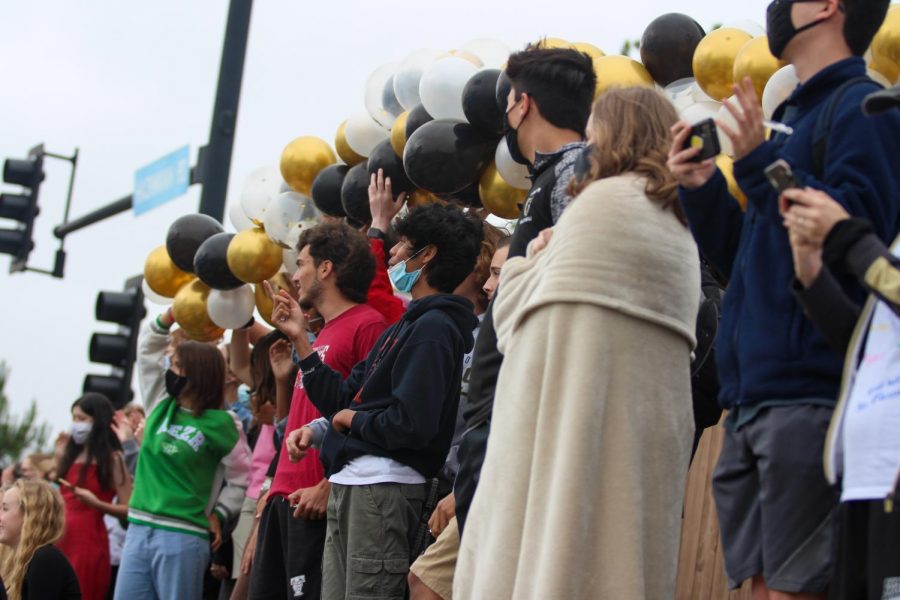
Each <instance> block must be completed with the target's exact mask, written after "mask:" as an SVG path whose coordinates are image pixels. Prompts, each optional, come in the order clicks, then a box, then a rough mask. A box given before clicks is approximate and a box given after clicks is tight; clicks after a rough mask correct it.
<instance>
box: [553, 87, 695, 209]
mask: <svg viewBox="0 0 900 600" xmlns="http://www.w3.org/2000/svg"><path fill="white" fill-rule="evenodd" d="M676 121H678V113H676V112H675V107H674V106H672V103H671V102H669V100H668V99H667V98H666V97H664V96H663V95H662V94H660V93H659V92H657V91H656V90H654V89H651V88H646V87H628V88H611V89H609V90H607V91H605V92H604V93H603V94H602V95H601V96H600V97H599V98H597V100H596V101H595V102H594V107H593V109H592V111H591V119H590V121H589V122H588V129H589V130H590V133H591V136H590V137H591V138H592V139H593V143H592V145H591V150H590V170H589V172H588V173H587V174H585V175H583V176H582V177H580V178H579V179H576V180H573V181H572V183H571V184H570V186H569V192H570V193H571V194H572V195H573V196H574V195H576V194H578V193H580V192H581V191H582V190H583V189H584V188H586V187H587V186H588V185H590V184H591V182H593V181H595V180H597V179H605V178H607V177H614V176H616V175H621V174H623V173H637V174H638V175H641V176H643V177H644V178H645V179H646V180H647V185H646V188H645V192H646V194H647V196H648V197H649V198H650V199H651V200H653V201H655V202H657V203H658V204H661V205H662V206H663V208H666V209H670V210H672V211H673V212H674V213H675V214H676V215H678V218H679V220H680V221H681V222H682V223H684V224H687V219H685V217H684V213H683V211H682V210H681V205H680V204H679V203H678V182H677V181H676V180H675V177H674V176H673V175H672V173H671V172H670V171H669V168H668V167H667V166H666V161H667V160H668V154H669V148H670V146H671V145H672V132H671V127H672V125H674V124H675V122H676Z"/></svg>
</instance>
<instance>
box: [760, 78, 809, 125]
mask: <svg viewBox="0 0 900 600" xmlns="http://www.w3.org/2000/svg"><path fill="white" fill-rule="evenodd" d="M798 85H800V80H799V79H797V72H796V71H795V70H794V65H788V66H786V67H782V68H780V69H778V70H777V71H775V74H774V75H772V77H770V78H769V82H768V83H767V84H766V88H765V89H764V90H763V96H762V111H763V117H764V118H765V119H771V118H772V115H773V114H775V109H776V108H778V107H779V106H781V103H782V102H784V101H785V100H787V99H788V97H789V96H790V95H791V94H792V93H793V92H794V90H795V89H797V86H798Z"/></svg>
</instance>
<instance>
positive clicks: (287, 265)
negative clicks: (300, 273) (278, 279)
mask: <svg viewBox="0 0 900 600" xmlns="http://www.w3.org/2000/svg"><path fill="white" fill-rule="evenodd" d="M298 254H300V251H299V250H297V248H296V247H293V248H285V250H284V253H283V254H282V258H281V262H282V264H283V265H284V270H285V271H287V273H288V275H290V276H292V277H293V275H294V273H296V272H297V255H298Z"/></svg>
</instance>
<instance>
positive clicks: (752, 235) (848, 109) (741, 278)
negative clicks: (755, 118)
mask: <svg viewBox="0 0 900 600" xmlns="http://www.w3.org/2000/svg"><path fill="white" fill-rule="evenodd" d="M865 72H866V70H865V63H864V62H863V60H862V59H861V58H849V59H846V60H843V61H841V62H838V63H836V64H834V65H831V66H830V67H827V68H826V69H823V70H822V71H821V72H820V73H818V74H816V75H815V76H814V77H812V78H811V79H810V80H809V81H808V82H806V84H804V85H802V86H801V87H799V88H798V89H797V90H796V91H795V92H794V93H793V95H792V96H791V97H790V98H789V99H788V100H787V101H786V102H785V103H784V104H782V105H781V106H780V107H779V108H778V110H777V111H776V112H775V115H774V117H773V118H774V119H775V120H776V121H778V120H780V121H782V122H784V123H786V124H788V125H790V126H791V127H793V129H794V133H793V134H792V135H789V136H787V135H784V134H778V135H777V136H775V137H774V138H773V139H772V140H770V141H768V142H765V143H763V144H762V145H761V146H760V147H758V148H757V149H756V150H754V151H753V152H752V153H750V154H749V155H748V156H746V157H745V158H744V159H743V160H740V161H737V162H735V166H734V174H735V178H736V179H737V182H738V185H739V186H740V187H741V189H742V190H743V192H744V193H745V194H746V196H747V198H748V206H747V212H746V213H742V212H741V209H740V207H739V205H738V203H737V201H736V200H735V199H734V198H733V197H732V196H731V195H730V194H729V193H728V188H727V184H726V181H725V178H724V177H723V176H722V174H721V172H719V171H716V173H715V175H714V176H713V177H712V178H711V179H710V180H709V181H708V182H707V183H706V185H704V186H703V187H701V188H699V189H696V190H693V191H691V190H685V189H681V190H679V195H680V197H681V200H682V203H683V205H684V208H685V211H686V212H687V216H688V220H689V221H690V225H691V230H692V232H693V234H694V237H695V239H696V240H697V244H698V245H699V247H700V249H701V251H702V252H703V254H704V255H705V257H706V258H707V259H708V260H710V261H711V262H712V263H713V264H714V265H715V266H716V268H717V269H719V270H720V271H721V272H722V273H723V274H725V275H726V276H727V277H728V279H729V285H728V291H727V293H726V294H725V301H724V303H723V307H722V320H721V323H720V325H719V332H718V337H717V346H716V362H717V365H718V371H719V382H720V384H721V388H720V392H719V402H720V403H721V404H722V405H723V406H725V407H726V408H727V407H731V406H734V405H740V404H755V403H758V402H761V401H764V400H793V399H798V400H799V399H804V398H819V399H834V398H835V397H836V396H837V392H838V386H839V384H840V377H841V366H842V363H843V358H842V357H840V356H838V355H837V353H835V352H834V351H833V350H832V349H831V348H830V347H829V345H828V344H827V343H826V342H825V340H824V338H823V337H822V336H821V334H819V333H818V332H817V331H816V330H815V328H814V327H813V326H812V324H811V323H810V322H809V320H808V319H807V318H806V317H805V316H804V314H803V312H802V310H801V308H800V306H799V305H798V303H797V301H796V299H795V298H794V297H793V294H792V293H791V287H790V286H791V281H792V278H793V275H794V267H793V261H792V258H791V248H790V244H789V243H788V236H787V231H786V230H785V228H784V227H783V225H782V217H781V215H780V214H779V211H778V194H777V193H776V192H775V190H774V188H772V187H771V185H770V184H769V183H768V181H767V180H766V178H765V175H764V174H763V170H764V169H765V168H766V166H768V165H769V164H771V163H772V162H774V161H775V160H776V159H778V158H783V159H784V160H786V161H787V162H788V163H790V165H791V167H792V169H793V172H794V175H795V176H796V177H797V178H798V179H799V180H800V181H801V182H802V183H803V185H805V186H809V187H813V188H818V189H821V190H823V191H825V192H827V193H828V194H829V195H831V197H833V198H834V199H835V200H837V201H838V202H840V203H841V204H842V205H843V206H844V207H845V208H846V209H847V211H848V212H849V213H850V214H851V215H854V216H860V217H865V218H866V219H868V220H869V221H870V222H872V223H873V224H874V225H875V230H876V232H877V234H878V236H879V237H880V238H881V239H882V240H883V241H885V242H888V241H890V240H891V239H893V238H894V236H895V234H896V233H897V231H898V223H900V220H898V217H900V111H889V112H888V113H885V114H883V115H881V116H876V117H866V116H864V115H863V114H862V109H861V108H860V105H861V103H862V100H863V98H864V97H865V96H866V95H867V94H869V93H870V92H872V91H874V90H876V89H878V87H877V86H876V84H874V83H871V84H870V83H865V84H858V85H855V86H853V87H852V88H850V90H849V91H848V92H847V93H846V95H845V96H844V98H843V101H842V103H841V105H840V106H839V107H838V109H837V111H836V113H835V117H834V120H833V122H832V126H831V129H830V135H829V137H828V151H827V156H826V158H825V165H824V176H823V177H822V179H821V180H819V179H817V178H816V176H815V174H814V171H815V167H814V163H813V157H812V146H813V137H814V131H815V128H816V121H817V119H818V117H819V113H820V111H821V110H822V109H823V108H824V107H825V105H826V103H827V100H828V98H829V96H830V94H831V93H832V92H833V91H834V90H835V89H837V87H838V86H840V84H841V83H842V82H844V81H847V80H848V79H851V78H853V77H858V76H861V75H865ZM842 284H844V286H845V290H846V292H847V293H848V295H850V296H851V297H852V298H854V299H856V300H857V301H860V302H861V301H862V300H863V299H864V292H863V290H862V288H860V287H859V286H858V284H856V283H854V282H852V281H850V280H844V281H842Z"/></svg>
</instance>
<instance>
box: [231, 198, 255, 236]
mask: <svg viewBox="0 0 900 600" xmlns="http://www.w3.org/2000/svg"><path fill="white" fill-rule="evenodd" d="M228 220H229V221H231V226H232V227H234V230H235V231H237V232H238V233H240V232H241V231H245V230H247V229H250V228H251V227H253V221H251V220H250V217H248V216H247V215H246V214H244V209H243V208H242V207H241V203H240V202H232V204H231V206H230V207H229V208H228Z"/></svg>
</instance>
